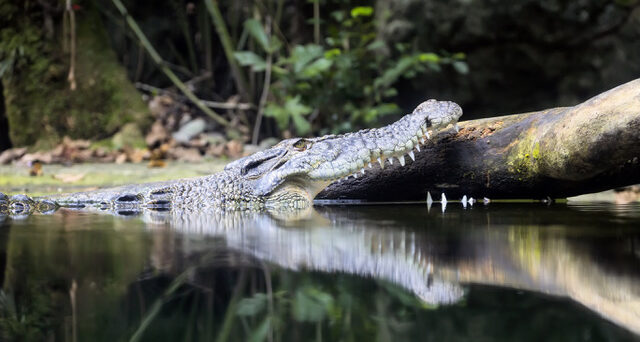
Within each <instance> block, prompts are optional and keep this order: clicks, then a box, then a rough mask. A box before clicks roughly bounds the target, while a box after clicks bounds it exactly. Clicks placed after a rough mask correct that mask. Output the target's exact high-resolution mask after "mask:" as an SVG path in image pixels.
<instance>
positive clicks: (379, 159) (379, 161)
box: [378, 157, 384, 169]
mask: <svg viewBox="0 0 640 342" xmlns="http://www.w3.org/2000/svg"><path fill="white" fill-rule="evenodd" d="M378 164H380V168H381V169H384V160H382V159H381V158H380V157H378Z"/></svg>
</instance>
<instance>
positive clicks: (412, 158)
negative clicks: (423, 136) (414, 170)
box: [408, 151, 416, 161]
mask: <svg viewBox="0 0 640 342" xmlns="http://www.w3.org/2000/svg"><path fill="white" fill-rule="evenodd" d="M408 154H409V157H411V160H413V161H416V156H415V154H413V151H409V153H408Z"/></svg>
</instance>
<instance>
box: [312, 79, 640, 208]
mask: <svg viewBox="0 0 640 342" xmlns="http://www.w3.org/2000/svg"><path fill="white" fill-rule="evenodd" d="M460 127H461V130H460V132H459V133H457V134H456V133H455V132H454V131H453V130H449V131H445V132H442V133H440V134H439V135H438V136H437V137H436V139H435V142H432V143H429V144H428V145H427V146H425V147H424V148H422V151H421V152H419V153H416V161H415V162H413V163H411V161H410V160H409V164H408V165H407V166H405V167H401V166H399V165H398V163H394V165H392V166H387V167H385V169H382V170H381V169H379V168H377V167H374V169H372V170H370V171H369V172H368V173H367V174H366V175H365V176H364V177H358V178H357V179H353V178H350V179H349V180H348V181H346V182H344V181H343V182H341V183H337V184H333V185H331V186H329V187H328V188H327V189H325V190H324V191H323V192H322V193H320V194H319V195H318V197H317V198H323V199H331V198H346V199H366V200H424V199H425V198H426V193H427V191H431V192H432V193H433V194H437V193H439V192H441V191H444V192H445V193H446V194H447V195H448V197H450V198H459V197H462V195H464V194H466V195H470V196H474V197H483V196H486V197H489V198H543V197H547V196H549V197H552V198H559V197H566V196H571V195H576V194H581V193H588V192H594V191H600V190H604V189H610V188H614V187H619V186H623V185H630V184H635V183H640V161H639V158H640V79H637V80H634V81H631V82H629V83H626V84H624V85H621V86H619V87H617V88H615V89H612V90H610V91H607V92H605V93H602V94H600V95H598V96H596V97H594V98H592V99H590V100H588V101H586V102H584V103H582V104H580V105H577V106H574V107H567V108H555V109H548V110H543V111H539V112H533V113H526V114H519V115H511V116H502V117H495V118H488V119H480V120H473V121H466V122H461V123H460Z"/></svg>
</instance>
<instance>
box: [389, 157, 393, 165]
mask: <svg viewBox="0 0 640 342" xmlns="http://www.w3.org/2000/svg"><path fill="white" fill-rule="evenodd" d="M389 165H393V157H389Z"/></svg>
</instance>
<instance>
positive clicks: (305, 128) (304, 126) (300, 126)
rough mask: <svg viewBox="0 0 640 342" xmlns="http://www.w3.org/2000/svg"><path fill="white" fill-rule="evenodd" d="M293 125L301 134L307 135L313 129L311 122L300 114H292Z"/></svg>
mask: <svg viewBox="0 0 640 342" xmlns="http://www.w3.org/2000/svg"><path fill="white" fill-rule="evenodd" d="M291 118H292V119H293V125H294V126H295V127H296V132H298V134H301V135H305V134H307V133H309V131H311V124H310V123H309V121H307V119H305V118H303V117H302V116H300V115H292V116H291Z"/></svg>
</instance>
